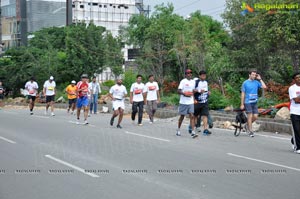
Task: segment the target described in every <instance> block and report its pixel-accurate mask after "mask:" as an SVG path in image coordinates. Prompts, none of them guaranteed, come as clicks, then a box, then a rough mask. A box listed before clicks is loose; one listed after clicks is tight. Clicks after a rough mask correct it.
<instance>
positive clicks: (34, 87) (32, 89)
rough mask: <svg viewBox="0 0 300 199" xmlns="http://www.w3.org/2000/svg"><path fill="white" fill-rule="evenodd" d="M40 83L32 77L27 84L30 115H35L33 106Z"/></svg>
mask: <svg viewBox="0 0 300 199" xmlns="http://www.w3.org/2000/svg"><path fill="white" fill-rule="evenodd" d="M38 88H39V86H38V84H37V83H36V82H35V78H34V77H31V78H30V80H29V81H28V82H26V84H25V89H26V90H27V92H28V95H27V98H28V100H29V105H28V106H29V110H30V115H33V108H34V103H35V99H36V94H37V93H38Z"/></svg>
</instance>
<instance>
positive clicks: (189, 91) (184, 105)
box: [176, 69, 198, 138]
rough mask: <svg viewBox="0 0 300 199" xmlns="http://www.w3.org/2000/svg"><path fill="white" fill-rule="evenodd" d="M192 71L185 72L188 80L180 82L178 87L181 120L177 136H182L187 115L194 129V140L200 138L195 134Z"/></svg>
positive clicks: (192, 133)
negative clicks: (181, 128)
mask: <svg viewBox="0 0 300 199" xmlns="http://www.w3.org/2000/svg"><path fill="white" fill-rule="evenodd" d="M192 75H193V74H192V70H190V69H187V70H186V71H185V76H186V78H185V79H183V80H181V81H180V84H179V86H178V91H177V92H178V94H179V95H180V101H179V108H178V112H179V115H180V117H179V120H178V129H177V132H176V135H177V136H181V133H180V127H181V124H182V121H183V119H184V117H185V115H189V117H190V125H191V127H192V132H191V136H192V138H196V137H198V135H197V134H196V133H195V122H194V92H193V91H194V88H195V81H194V80H193V79H192Z"/></svg>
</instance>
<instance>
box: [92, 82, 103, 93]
mask: <svg viewBox="0 0 300 199" xmlns="http://www.w3.org/2000/svg"><path fill="white" fill-rule="evenodd" d="M89 90H90V92H91V93H93V94H99V93H101V88H100V84H99V83H98V82H95V83H94V82H90V83H89Z"/></svg>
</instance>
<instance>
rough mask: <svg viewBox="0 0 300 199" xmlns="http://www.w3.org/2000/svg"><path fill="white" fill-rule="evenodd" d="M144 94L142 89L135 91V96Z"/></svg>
mask: <svg viewBox="0 0 300 199" xmlns="http://www.w3.org/2000/svg"><path fill="white" fill-rule="evenodd" d="M141 93H142V89H136V90H134V94H136V95H137V94H141Z"/></svg>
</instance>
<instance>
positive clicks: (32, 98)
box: [27, 95, 36, 102]
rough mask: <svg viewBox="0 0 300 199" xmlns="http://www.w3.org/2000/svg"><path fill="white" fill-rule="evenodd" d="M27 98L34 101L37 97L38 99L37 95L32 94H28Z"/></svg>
mask: <svg viewBox="0 0 300 199" xmlns="http://www.w3.org/2000/svg"><path fill="white" fill-rule="evenodd" d="M27 99H28V100H30V99H31V100H32V101H33V102H34V101H35V99H36V96H32V95H27Z"/></svg>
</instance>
